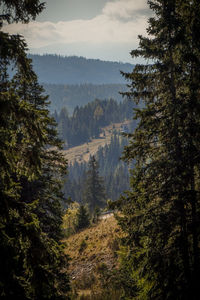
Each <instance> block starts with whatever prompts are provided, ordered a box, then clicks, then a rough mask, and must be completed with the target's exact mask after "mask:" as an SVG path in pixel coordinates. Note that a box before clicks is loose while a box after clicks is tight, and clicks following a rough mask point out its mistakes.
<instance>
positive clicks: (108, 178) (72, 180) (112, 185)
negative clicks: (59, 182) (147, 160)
mask: <svg viewBox="0 0 200 300" xmlns="http://www.w3.org/2000/svg"><path fill="white" fill-rule="evenodd" d="M125 145H127V138H124V137H122V136H121V135H119V134H114V135H113V136H112V138H111V143H110V144H109V145H106V146H105V147H100V148H99V150H98V151H97V153H96V154H95V158H96V160H97V161H98V164H99V174H100V176H101V177H103V180H104V186H105V191H106V197H107V198H108V199H111V200H116V199H118V198H119V196H120V194H121V193H123V191H125V190H127V189H128V188H129V171H128V166H127V165H126V164H125V163H124V162H123V161H121V160H120V157H121V155H122V152H123V149H124V146H125ZM87 169H88V163H86V162H85V163H79V162H75V163H74V164H71V165H69V168H68V170H69V173H68V179H67V181H66V182H65V185H64V191H65V193H66V195H70V196H71V198H72V200H73V201H75V202H79V203H80V202H82V201H83V190H84V188H85V178H86V170H87Z"/></svg>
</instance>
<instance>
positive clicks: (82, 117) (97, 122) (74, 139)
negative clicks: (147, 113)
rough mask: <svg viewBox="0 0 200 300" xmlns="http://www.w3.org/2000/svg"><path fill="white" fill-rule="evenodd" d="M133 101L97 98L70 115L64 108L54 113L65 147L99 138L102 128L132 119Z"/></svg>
mask: <svg viewBox="0 0 200 300" xmlns="http://www.w3.org/2000/svg"><path fill="white" fill-rule="evenodd" d="M132 114H133V103H132V102H131V101H129V100H124V101H123V102H120V103H119V104H118V103H117V102H116V101H115V100H113V99H110V100H95V101H93V102H91V103H88V104H87V105H85V106H84V107H76V108H75V109H74V112H73V115H72V116H70V115H69V114H68V112H67V110H66V108H63V109H62V110H61V112H60V114H57V112H55V113H54V115H53V116H54V118H55V120H56V122H57V123H58V132H59V136H60V137H61V138H62V139H63V140H64V141H65V147H67V148H68V147H73V146H77V145H80V144H82V143H85V142H89V141H90V140H91V139H92V138H98V137H99V135H100V133H101V128H102V127H105V126H107V125H109V124H111V123H117V122H123V121H124V120H126V119H131V118H132Z"/></svg>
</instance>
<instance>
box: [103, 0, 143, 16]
mask: <svg viewBox="0 0 200 300" xmlns="http://www.w3.org/2000/svg"><path fill="white" fill-rule="evenodd" d="M148 11H149V9H148V5H147V1H146V0H120V1H116V2H108V3H107V4H106V5H105V7H104V8H103V14H105V15H107V16H109V17H110V18H114V19H119V18H120V19H130V18H136V17H141V15H144V16H146V14H147V12H148Z"/></svg>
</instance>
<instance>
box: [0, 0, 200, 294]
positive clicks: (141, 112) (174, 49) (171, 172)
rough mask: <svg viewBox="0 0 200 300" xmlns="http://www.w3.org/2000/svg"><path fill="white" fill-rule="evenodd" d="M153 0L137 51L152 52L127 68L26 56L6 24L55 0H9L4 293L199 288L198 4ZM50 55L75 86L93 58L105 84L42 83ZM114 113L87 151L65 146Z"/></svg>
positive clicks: (1, 101)
mask: <svg viewBox="0 0 200 300" xmlns="http://www.w3.org/2000/svg"><path fill="white" fill-rule="evenodd" d="M147 3H148V6H149V9H150V11H151V16H150V17H149V19H148V25H147V26H148V27H147V29H146V31H147V34H148V35H145V36H142V35H139V37H138V39H139V47H138V48H137V49H136V50H132V52H131V56H132V58H133V59H136V58H138V57H140V58H142V59H143V60H141V61H144V62H145V63H141V62H140V63H137V64H136V65H135V64H134V65H130V64H124V67H126V68H125V69H124V71H123V70H122V72H121V73H122V74H121V76H122V80H119V77H118V75H119V74H116V77H115V72H116V70H118V68H119V66H120V65H122V64H120V63H111V62H110V63H106V62H101V61H99V60H88V61H87V59H84V58H78V59H77V58H75V57H69V58H63V57H61V56H56V55H55V56H51V55H45V56H44V57H42V56H37V55H35V56H30V55H28V54H27V53H28V47H27V44H26V41H25V39H24V38H23V36H22V35H19V34H11V33H6V32H5V31H4V26H5V24H16V23H19V22H20V23H30V22H31V21H32V20H37V19H36V17H37V16H38V15H39V14H40V13H41V12H42V11H43V10H44V9H45V3H42V2H40V1H39V0H31V1H30V0H21V1H19V0H15V1H12V0H0V11H1V14H0V107H1V110H0V112H1V118H0V144H1V146H0V187H1V188H0V195H1V197H0V198H1V204H0V253H1V256H0V257H1V259H0V269H1V275H0V298H1V299H5V300H9V299H22V300H23V299H31V300H40V299H41V300H42V299H51V300H54V299H71V300H81V299H82V300H109V299H112V300H122V299H124V300H154V299H155V300H189V299H191V300H198V299H199V298H200V285H199V278H200V39H199V32H200V2H199V1H198V0H192V1H191V0H148V1H147ZM149 15H150V14H149ZM138 34H140V32H138ZM31 58H33V60H34V59H35V60H37V62H34V63H33V62H32V59H31ZM45 61H48V64H47V65H48V67H49V68H50V69H51V68H52V66H53V67H54V69H55V70H56V68H57V65H56V64H57V63H58V64H59V65H60V66H59V68H58V70H59V72H61V73H60V78H62V80H63V82H62V84H63V85H64V86H65V87H66V83H67V82H66V81H64V76H65V75H66V72H70V70H71V69H72V67H73V65H74V71H72V74H71V79H73V80H75V79H77V78H78V75H77V74H79V71H80V70H83V69H84V70H86V72H87V66H90V68H91V69H90V72H88V76H94V75H93V74H94V73H95V72H96V75H95V76H94V77H95V78H97V79H96V80H97V82H92V81H90V82H88V81H87V77H85V81H83V82H81V84H83V83H84V84H85V83H86V82H87V84H86V85H84V84H83V86H80V85H79V86H78V84H80V83H77V82H76V84H77V86H76V85H74V86H73V87H72V86H71V87H70V89H71V91H70V92H69V91H68V95H67V94H66V91H64V92H63V90H65V88H63V86H61V85H58V84H60V83H61V82H56V81H54V82H51V86H50V85H49V82H48V84H47V85H46V87H47V91H45V89H44V87H43V86H42V84H41V78H40V77H41V76H43V75H44V74H47V75H48V78H52V77H51V76H53V75H52V74H50V69H49V68H48V67H47V68H46V70H47V73H45V72H46V71H45V68H44V67H43V64H44V62H45ZM38 62H39V63H38ZM60 62H63V64H61V63H60ZM37 63H38V64H37ZM40 63H41V64H40ZM79 64H80V66H79ZM37 68H38V69H37ZM95 68H96V69H97V70H94V69H95ZM98 68H99V73H98ZM108 68H110V72H111V73H108ZM88 70H89V69H88ZM105 70H106V71H105ZM42 71H45V72H44V74H43V73H42ZM38 73H40V74H38ZM106 73H107V75H108V74H111V75H112V76H111V75H110V80H111V81H110V82H103V81H101V80H102V78H104V77H105V76H106ZM41 74H43V75H41ZM74 74H75V75H74ZM81 74H82V73H81ZM91 74H92V75H91ZM38 75H39V76H40V77H39V79H38ZM45 76H46V75H45ZM76 76H77V78H76ZM48 78H47V79H48ZM68 78H70V74H69V75H68ZM95 78H94V79H95ZM116 78H117V79H116ZM124 81H126V82H127V86H126V88H125V87H124V85H123V83H124ZM68 84H69V83H68ZM70 84H74V82H70ZM92 84H98V86H95V88H94V86H93V85H92ZM99 84H100V85H101V87H100V86H99ZM104 84H105V86H104ZM108 84H110V85H108ZM121 84H122V85H121ZM117 86H118V87H119V88H120V89H121V90H119V92H121V95H122V97H123V98H124V99H123V100H122V99H121V100H119V98H117V96H116V87H117ZM85 87H86V91H87V92H85V91H84V92H83V90H84V89H85ZM48 89H51V93H52V95H55V97H54V103H53V107H54V108H56V110H55V111H54V110H53V111H52V107H51V108H50V106H49V99H48V96H47V92H48ZM99 89H100V90H99ZM104 89H105V90H104ZM103 90H104V91H103ZM88 91H89V93H88ZM73 93H74V98H73ZM87 93H88V95H89V96H88V98H87V97H86V96H85V95H87ZM98 93H99V94H100V95H102V96H100V98H101V100H100V99H98ZM109 93H113V94H112V95H113V98H114V97H115V96H116V98H114V99H112V97H109V96H108V94H109ZM66 95H67V97H68V96H69V95H70V101H68V100H69V99H68V100H66V99H65V97H66ZM91 95H92V96H91ZM118 96H119V95H118ZM86 98H87V99H86ZM58 99H61V100H58ZM63 99H64V100H63ZM73 99H74V103H73V105H72V104H70V105H71V106H67V104H66V103H67V101H68V104H69V102H73ZM65 100H66V101H65ZM57 101H58V103H56V102H57ZM124 121H126V122H127V123H126V124H129V125H130V126H128V127H127V128H124V127H123V126H124V125H123V124H124V123H123V122H124ZM116 123H119V124H120V125H121V126H122V127H123V129H122V130H119V129H118V130H117V129H116V130H114V131H111V130H110V140H109V142H107V143H105V144H104V145H103V146H100V147H99V148H98V149H97V150H95V151H93V152H91V153H89V154H88V155H89V159H88V160H85V161H84V160H82V161H80V160H73V161H70V159H69V160H67V159H66V158H65V153H66V152H65V151H68V150H70V149H74V151H76V150H75V148H76V146H81V145H83V144H84V143H86V144H87V143H94V141H96V140H97V139H98V140H101V139H102V140H103V139H105V128H106V126H113V128H115V126H116ZM72 147H74V148H72Z"/></svg>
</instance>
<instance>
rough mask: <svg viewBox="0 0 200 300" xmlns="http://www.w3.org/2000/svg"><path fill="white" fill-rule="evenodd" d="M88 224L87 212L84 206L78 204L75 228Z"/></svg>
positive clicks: (84, 226) (81, 227)
mask: <svg viewBox="0 0 200 300" xmlns="http://www.w3.org/2000/svg"><path fill="white" fill-rule="evenodd" d="M89 224H90V220H89V214H88V212H87V209H86V207H85V206H84V205H83V204H81V205H80V206H79V209H78V212H77V225H76V230H80V229H83V228H86V227H88V226H89Z"/></svg>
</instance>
